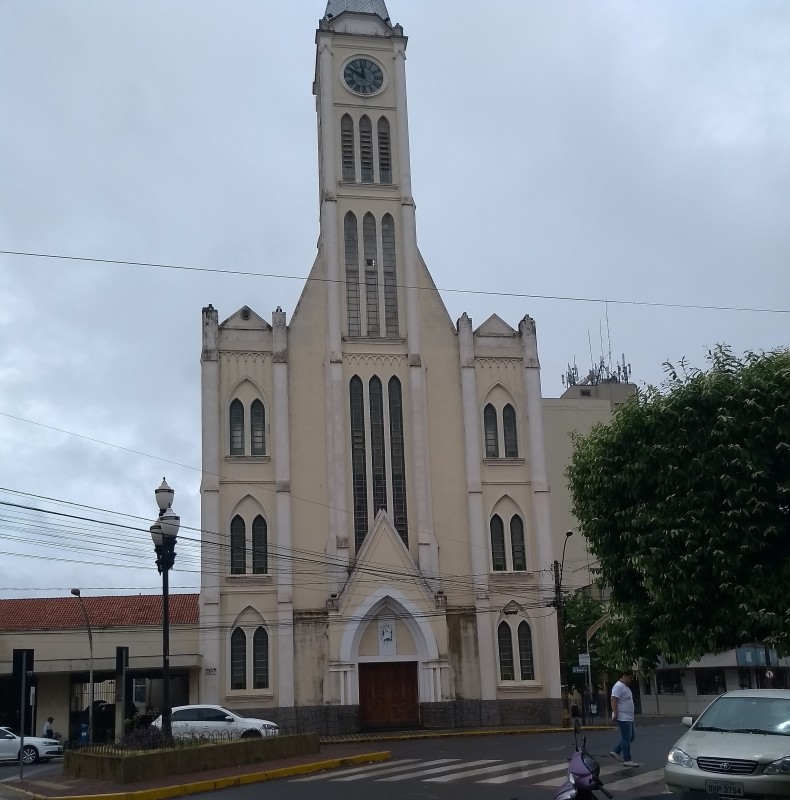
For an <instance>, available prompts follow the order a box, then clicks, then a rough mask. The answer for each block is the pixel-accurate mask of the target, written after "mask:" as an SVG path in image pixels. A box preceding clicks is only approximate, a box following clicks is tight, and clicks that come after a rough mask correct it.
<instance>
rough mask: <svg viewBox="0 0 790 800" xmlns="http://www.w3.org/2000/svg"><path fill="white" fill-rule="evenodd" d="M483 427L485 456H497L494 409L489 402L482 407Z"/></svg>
mask: <svg viewBox="0 0 790 800" xmlns="http://www.w3.org/2000/svg"><path fill="white" fill-rule="evenodd" d="M483 428H484V429H485V436H486V458H499V433H498V431H497V424H496V409H495V408H494V407H493V406H492V405H491V404H490V403H489V404H488V405H487V406H486V407H485V408H484V409H483Z"/></svg>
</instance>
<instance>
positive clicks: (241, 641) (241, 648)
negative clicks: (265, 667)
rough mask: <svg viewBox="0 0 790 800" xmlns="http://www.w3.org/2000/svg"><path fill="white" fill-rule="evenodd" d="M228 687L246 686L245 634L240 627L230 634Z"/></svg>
mask: <svg viewBox="0 0 790 800" xmlns="http://www.w3.org/2000/svg"><path fill="white" fill-rule="evenodd" d="M230 688H231V689H246V688H247V636H246V635H245V633H244V631H243V630H242V629H241V628H236V629H235V630H234V631H233V633H232V634H231V635H230Z"/></svg>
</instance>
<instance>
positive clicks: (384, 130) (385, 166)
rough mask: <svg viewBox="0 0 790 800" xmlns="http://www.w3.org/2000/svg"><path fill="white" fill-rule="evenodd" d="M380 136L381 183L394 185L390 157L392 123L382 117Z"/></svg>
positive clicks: (380, 120)
mask: <svg viewBox="0 0 790 800" xmlns="http://www.w3.org/2000/svg"><path fill="white" fill-rule="evenodd" d="M378 134H379V182H380V183H392V158H391V155H390V123H389V120H388V119H387V118H386V117H380V118H379V122H378Z"/></svg>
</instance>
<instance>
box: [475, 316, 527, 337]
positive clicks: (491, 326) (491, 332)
mask: <svg viewBox="0 0 790 800" xmlns="http://www.w3.org/2000/svg"><path fill="white" fill-rule="evenodd" d="M475 336H508V337H512V336H518V331H516V330H514V329H513V328H511V327H510V325H508V324H507V322H505V321H504V320H503V319H502V318H501V317H500V316H499V315H497V314H492V315H491V316H490V317H489V318H488V319H487V320H486V321H485V322H484V323H483V324H482V325H481V326H480V327H479V328H478V329H477V330H476V331H475Z"/></svg>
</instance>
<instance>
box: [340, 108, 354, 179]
mask: <svg viewBox="0 0 790 800" xmlns="http://www.w3.org/2000/svg"><path fill="white" fill-rule="evenodd" d="M340 149H341V152H342V161H343V180H344V181H351V182H353V181H355V180H356V165H355V164H354V122H353V120H352V119H351V117H350V116H349V115H348V114H344V115H343V119H341V120H340Z"/></svg>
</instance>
